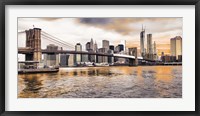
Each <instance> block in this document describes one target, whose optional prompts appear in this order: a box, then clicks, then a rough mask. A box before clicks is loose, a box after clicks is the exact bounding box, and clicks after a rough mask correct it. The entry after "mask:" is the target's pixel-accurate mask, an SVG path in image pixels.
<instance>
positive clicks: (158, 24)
mask: <svg viewBox="0 0 200 116" xmlns="http://www.w3.org/2000/svg"><path fill="white" fill-rule="evenodd" d="M33 25H34V27H37V28H41V29H42V31H45V32H47V33H49V34H51V35H53V36H55V37H57V38H59V39H62V40H64V41H66V42H68V43H70V44H72V45H75V44H76V43H79V42H80V43H81V44H82V46H83V49H84V50H85V44H86V42H88V41H90V39H91V38H93V40H94V41H96V42H97V44H98V48H100V47H102V40H104V39H105V40H109V41H110V44H112V45H118V44H119V43H120V41H121V40H126V43H127V48H128V47H139V41H140V32H141V30H142V25H144V27H146V33H145V40H146V34H148V33H151V34H152V39H153V41H156V43H157V49H158V53H159V54H160V53H161V52H162V51H164V52H165V53H170V46H169V44H170V38H173V37H175V36H181V37H182V18H134V17H131V18H18V32H21V31H24V30H27V29H30V28H33ZM19 38H20V39H19ZM146 42H147V41H145V44H146ZM44 43H45V44H47V43H48V42H45V40H42V44H43V45H42V47H43V48H45V47H46V45H45V44H44ZM18 45H19V47H20V46H24V45H25V34H19V33H18ZM145 47H146V45H145Z"/></svg>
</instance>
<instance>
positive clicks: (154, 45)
mask: <svg viewBox="0 0 200 116" xmlns="http://www.w3.org/2000/svg"><path fill="white" fill-rule="evenodd" d="M153 59H154V60H157V59H158V56H157V49H156V42H155V41H154V43H153Z"/></svg>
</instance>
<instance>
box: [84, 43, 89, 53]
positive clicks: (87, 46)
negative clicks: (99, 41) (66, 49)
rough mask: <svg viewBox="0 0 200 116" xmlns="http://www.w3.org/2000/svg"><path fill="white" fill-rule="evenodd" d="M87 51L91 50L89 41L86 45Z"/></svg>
mask: <svg viewBox="0 0 200 116" xmlns="http://www.w3.org/2000/svg"><path fill="white" fill-rule="evenodd" d="M85 48H86V51H90V42H87V43H86V45H85Z"/></svg>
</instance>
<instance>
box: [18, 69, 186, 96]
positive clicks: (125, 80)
mask: <svg viewBox="0 0 200 116" xmlns="http://www.w3.org/2000/svg"><path fill="white" fill-rule="evenodd" d="M181 97H182V66H137V67H128V66H119V67H118V66H116V67H77V68H75V67H74V68H60V70H59V72H57V73H40V74H19V75H18V98H181Z"/></svg>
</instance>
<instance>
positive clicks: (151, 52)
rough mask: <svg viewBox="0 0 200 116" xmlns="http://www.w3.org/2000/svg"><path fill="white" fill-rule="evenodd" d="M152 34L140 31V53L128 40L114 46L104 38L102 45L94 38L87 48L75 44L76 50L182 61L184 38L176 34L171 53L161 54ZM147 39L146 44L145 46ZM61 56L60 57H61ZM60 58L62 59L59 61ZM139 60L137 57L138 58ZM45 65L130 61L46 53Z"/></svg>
mask: <svg viewBox="0 0 200 116" xmlns="http://www.w3.org/2000/svg"><path fill="white" fill-rule="evenodd" d="M152 38H153V36H152V34H147V35H146V38H145V29H143V28H142V31H141V32H140V53H138V52H137V51H138V49H137V47H132V48H126V40H122V41H121V43H119V44H118V45H116V46H114V45H111V44H110V41H109V40H102V47H99V46H98V44H97V43H96V41H95V42H94V40H93V38H91V39H90V41H88V42H86V43H85V50H84V49H83V45H82V44H81V43H77V44H76V45H75V51H77V52H81V51H87V52H89V53H102V54H124V55H134V56H137V55H138V54H139V56H141V57H143V59H145V60H144V61H139V63H142V62H147V61H148V60H150V61H161V62H182V38H181V37H180V36H176V37H174V38H171V39H170V55H169V54H167V55H165V54H164V52H162V55H161V56H158V54H157V48H156V41H154V42H153V41H152ZM145 40H146V46H145ZM47 49H49V50H51V49H58V46H55V45H52V44H51V45H49V46H47ZM59 57H60V58H59ZM59 59H60V61H59ZM136 60H137V59H136ZM44 63H45V65H48V66H49V65H50V66H51V65H53V64H54V65H60V66H69V65H71V66H79V65H81V64H85V63H86V64H87V63H89V64H92V63H108V64H110V65H111V64H113V63H115V64H128V63H129V61H128V59H126V58H117V57H109V56H100V55H99V56H98V55H89V54H60V55H58V54H45V56H44Z"/></svg>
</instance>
